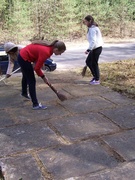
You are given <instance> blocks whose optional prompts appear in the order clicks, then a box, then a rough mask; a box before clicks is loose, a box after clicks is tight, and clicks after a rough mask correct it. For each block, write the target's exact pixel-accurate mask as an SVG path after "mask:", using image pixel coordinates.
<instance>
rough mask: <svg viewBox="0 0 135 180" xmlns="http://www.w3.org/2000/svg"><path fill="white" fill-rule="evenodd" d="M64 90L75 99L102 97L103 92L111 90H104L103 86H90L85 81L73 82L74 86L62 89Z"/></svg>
mask: <svg viewBox="0 0 135 180" xmlns="http://www.w3.org/2000/svg"><path fill="white" fill-rule="evenodd" d="M64 90H65V91H67V92H69V93H70V94H71V95H73V96H75V97H84V96H91V95H102V94H103V93H104V92H110V91H111V89H109V88H105V87H103V86H100V88H99V86H91V85H89V83H88V82H87V81H80V80H77V81H75V84H73V85H72V86H71V85H70V86H66V87H64Z"/></svg>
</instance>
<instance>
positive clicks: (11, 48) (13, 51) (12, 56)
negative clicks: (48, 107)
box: [4, 42, 30, 99]
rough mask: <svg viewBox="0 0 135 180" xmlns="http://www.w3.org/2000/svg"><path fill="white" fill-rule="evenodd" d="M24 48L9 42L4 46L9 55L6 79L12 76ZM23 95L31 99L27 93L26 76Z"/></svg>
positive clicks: (23, 81) (23, 82) (23, 79)
mask: <svg viewBox="0 0 135 180" xmlns="http://www.w3.org/2000/svg"><path fill="white" fill-rule="evenodd" d="M22 48H23V46H21V45H15V44H14V43H12V42H7V43H5V44H4V50H5V52H6V53H7V55H8V60H9V62H8V69H7V72H6V78H9V77H10V76H11V75H10V74H11V72H12V71H13V67H14V63H15V61H17V56H18V54H19V51H20V50H21V49H22ZM21 95H22V96H23V97H25V98H26V99H30V97H29V95H28V93H27V80H26V78H25V77H24V76H22V93H21Z"/></svg>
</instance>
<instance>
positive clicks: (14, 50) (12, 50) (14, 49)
mask: <svg viewBox="0 0 135 180" xmlns="http://www.w3.org/2000/svg"><path fill="white" fill-rule="evenodd" d="M17 51H18V47H14V48H13V49H11V50H10V51H8V53H10V52H13V53H15V52H17Z"/></svg>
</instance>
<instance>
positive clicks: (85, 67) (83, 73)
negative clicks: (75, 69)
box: [81, 65, 87, 77]
mask: <svg viewBox="0 0 135 180" xmlns="http://www.w3.org/2000/svg"><path fill="white" fill-rule="evenodd" d="M86 71H87V65H86V66H84V67H83V69H82V72H81V75H82V77H84V76H85V74H86Z"/></svg>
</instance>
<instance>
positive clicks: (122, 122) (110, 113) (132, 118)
mask: <svg viewBox="0 0 135 180" xmlns="http://www.w3.org/2000/svg"><path fill="white" fill-rule="evenodd" d="M101 112H102V113H103V114H104V115H105V116H107V117H108V118H110V119H111V120H112V121H114V122H115V123H116V124H118V125H119V126H121V127H122V128H125V129H126V128H134V127H135V105H132V106H131V105H127V106H122V107H117V108H114V109H105V110H103V111H101Z"/></svg>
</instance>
